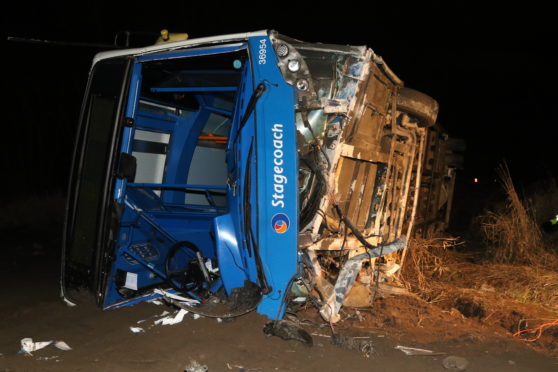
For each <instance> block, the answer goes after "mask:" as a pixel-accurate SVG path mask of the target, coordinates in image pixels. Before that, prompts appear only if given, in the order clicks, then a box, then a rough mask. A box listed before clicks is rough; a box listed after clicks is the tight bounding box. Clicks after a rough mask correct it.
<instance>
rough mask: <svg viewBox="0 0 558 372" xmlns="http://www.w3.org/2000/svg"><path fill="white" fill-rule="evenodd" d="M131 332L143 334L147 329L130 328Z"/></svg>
mask: <svg viewBox="0 0 558 372" xmlns="http://www.w3.org/2000/svg"><path fill="white" fill-rule="evenodd" d="M130 331H132V332H133V333H142V332H145V329H143V328H141V327H130Z"/></svg>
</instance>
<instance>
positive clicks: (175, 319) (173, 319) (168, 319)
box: [154, 309, 188, 325]
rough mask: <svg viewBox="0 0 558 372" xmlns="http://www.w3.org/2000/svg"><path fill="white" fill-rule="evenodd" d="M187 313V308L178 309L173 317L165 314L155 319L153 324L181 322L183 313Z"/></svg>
mask: <svg viewBox="0 0 558 372" xmlns="http://www.w3.org/2000/svg"><path fill="white" fill-rule="evenodd" d="M186 314H188V311H187V310H184V309H180V310H179V311H178V313H176V315H175V316H174V317H172V316H166V317H164V318H161V319H157V320H156V321H155V322H154V324H155V325H173V324H177V323H180V322H182V320H184V315H186Z"/></svg>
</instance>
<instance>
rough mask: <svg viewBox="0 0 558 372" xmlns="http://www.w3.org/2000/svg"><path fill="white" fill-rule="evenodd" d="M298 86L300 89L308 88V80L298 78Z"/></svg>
mask: <svg viewBox="0 0 558 372" xmlns="http://www.w3.org/2000/svg"><path fill="white" fill-rule="evenodd" d="M296 87H297V88H298V89H299V90H308V80H306V79H300V80H297V82H296Z"/></svg>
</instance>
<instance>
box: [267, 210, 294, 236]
mask: <svg viewBox="0 0 558 372" xmlns="http://www.w3.org/2000/svg"><path fill="white" fill-rule="evenodd" d="M290 224H291V221H289V217H288V216H287V215H286V214H284V213H277V214H276V215H275V216H273V218H272V219H271V226H272V227H273V230H275V232H276V233H277V234H283V233H285V232H286V231H287V230H288V229H289V226H290Z"/></svg>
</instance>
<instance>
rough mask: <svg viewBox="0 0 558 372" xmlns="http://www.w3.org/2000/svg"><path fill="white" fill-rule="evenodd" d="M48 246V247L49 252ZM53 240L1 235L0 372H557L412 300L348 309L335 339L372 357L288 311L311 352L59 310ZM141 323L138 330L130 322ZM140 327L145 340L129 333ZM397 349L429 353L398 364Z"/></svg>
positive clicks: (537, 357) (148, 317)
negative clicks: (25, 345) (455, 360)
mask: <svg viewBox="0 0 558 372" xmlns="http://www.w3.org/2000/svg"><path fill="white" fill-rule="evenodd" d="M48 245H52V246H48ZM56 245H57V242H56V240H53V241H51V242H40V243H38V242H35V241H33V240H32V239H30V238H29V236H26V234H25V233H24V232H20V235H19V238H18V239H15V236H12V238H9V237H7V236H4V238H3V242H2V248H1V249H2V251H3V253H4V254H5V255H4V257H5V259H3V260H2V261H1V263H0V280H1V282H2V285H1V286H0V296H1V298H2V301H1V302H0V315H1V317H0V335H1V336H0V371H1V372H7V371H124V372H125V371H138V370H140V371H183V370H184V368H185V366H186V365H188V364H190V363H191V362H192V361H197V362H198V363H199V364H201V365H206V366H207V367H208V370H209V371H313V370H320V371H445V370H446V369H445V368H444V367H443V365H442V361H443V359H444V358H445V357H447V356H449V355H457V356H461V357H464V358H466V359H467V360H468V362H469V367H468V368H467V370H470V371H557V370H558V359H557V358H556V357H554V356H552V355H549V354H543V353H541V352H539V351H537V350H535V349H533V348H532V347H531V346H529V345H526V344H525V343H523V342H521V341H517V340H514V339H512V337H511V335H510V333H509V332H506V331H505V330H503V328H501V327H491V326H489V325H486V324H481V323H479V322H478V321H476V320H475V319H471V318H465V317H463V316H462V315H461V314H460V313H459V314H455V313H454V312H452V311H444V310H442V309H441V308H438V307H436V306H434V305H432V304H429V303H427V302H425V301H423V300H420V299H418V298H415V297H412V296H410V297H409V296H396V297H388V298H384V299H380V300H378V301H377V302H376V304H375V306H374V307H372V308H370V309H361V310H360V311H359V312H358V314H357V313H356V311H354V310H351V309H347V310H346V312H345V316H346V320H344V321H342V322H340V323H339V324H337V325H335V327H334V329H335V331H336V332H338V333H340V334H344V335H350V336H360V337H368V338H364V339H361V340H365V341H366V342H369V343H370V344H371V345H372V348H373V352H372V354H371V355H370V357H368V358H367V357H365V356H364V355H363V354H362V353H361V352H359V351H355V350H347V349H344V348H341V347H338V346H334V345H332V344H331V343H330V338H329V337H328V336H330V335H331V329H330V327H329V325H324V324H323V323H322V322H321V321H320V320H319V318H318V317H317V316H316V315H315V312H313V311H312V310H311V309H308V310H302V311H300V312H298V313H297V316H298V318H299V320H303V324H305V327H306V329H307V330H308V331H309V332H310V333H311V334H313V339H314V346H313V347H307V346H305V345H303V344H302V343H299V342H297V341H293V340H291V341H284V340H282V339H280V338H278V337H268V336H266V335H264V334H263V332H262V328H263V325H264V324H265V323H266V319H265V318H264V317H261V316H259V315H258V314H255V313H251V314H248V315H246V316H243V317H240V318H237V319H236V320H234V321H232V322H218V321H216V320H215V319H209V318H200V319H194V318H193V317H192V316H191V314H188V315H186V317H185V319H184V321H183V322H181V323H179V324H175V325H166V326H164V325H153V322H154V320H155V319H157V318H158V317H159V315H160V314H161V313H162V312H163V311H165V310H166V311H171V312H174V311H175V310H174V309H172V308H169V307H167V306H166V305H161V306H157V305H154V304H148V303H143V304H139V305H137V306H133V307H126V308H121V309H116V310H110V311H102V310H99V309H97V308H92V307H89V306H85V305H83V306H77V307H68V306H67V305H65V304H64V303H63V302H62V301H61V300H60V299H59V297H58V293H59V289H58V276H59V272H58V267H59V257H58V253H57V246H56ZM140 320H145V322H142V323H140V324H138V321H140ZM131 326H140V327H143V328H144V329H145V332H144V333H137V334H135V333H132V332H131V331H130V329H129V327H131ZM24 337H31V338H33V339H34V340H35V341H46V340H52V339H54V340H63V341H65V342H66V343H67V344H69V345H70V346H71V347H72V348H73V350H71V351H61V350H58V349H56V348H55V347H53V346H48V347H47V348H44V349H42V350H39V351H37V352H34V353H33V356H24V355H22V354H18V350H19V349H20V340H21V339H22V338H24ZM397 345H402V346H410V347H418V348H423V349H429V350H433V351H435V352H436V353H440V354H438V355H431V356H406V355H405V354H404V353H402V352H401V351H400V350H397V349H395V348H394V347H395V346H397Z"/></svg>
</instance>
